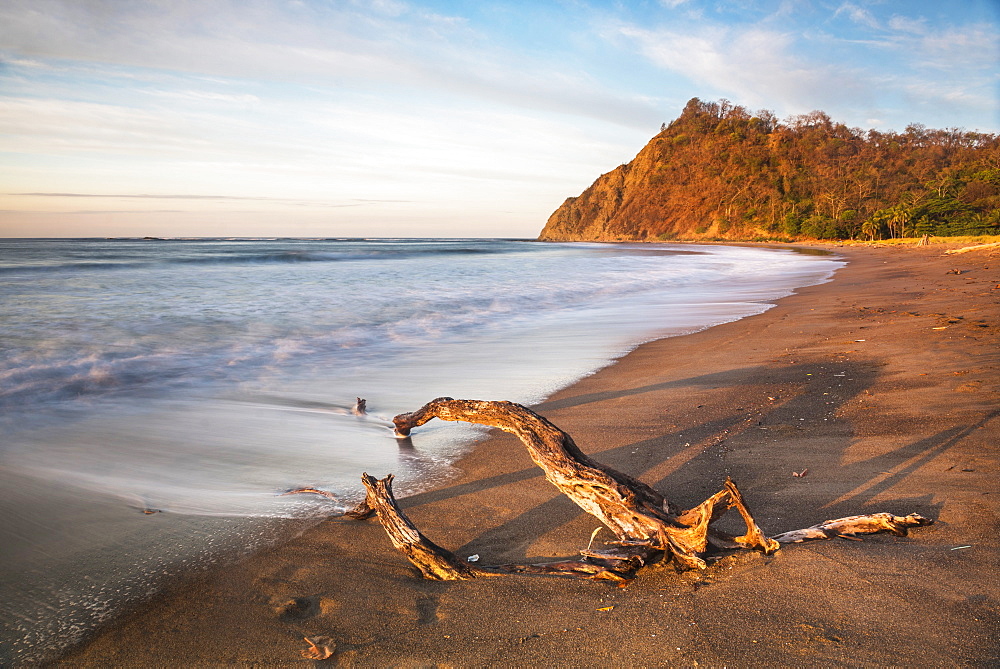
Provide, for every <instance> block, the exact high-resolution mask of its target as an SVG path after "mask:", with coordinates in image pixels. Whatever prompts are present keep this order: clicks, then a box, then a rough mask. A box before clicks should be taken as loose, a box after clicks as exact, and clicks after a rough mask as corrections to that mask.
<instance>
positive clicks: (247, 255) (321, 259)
mask: <svg viewBox="0 0 1000 669" xmlns="http://www.w3.org/2000/svg"><path fill="white" fill-rule="evenodd" d="M519 250H520V249H506V248H483V247H471V246H469V247H454V248H447V247H446V248H427V249H421V248H391V247H390V248H368V249H366V250H357V251H341V252H338V251H319V250H274V251H255V252H249V251H245V250H242V249H241V250H235V251H213V250H208V249H206V250H205V251H204V253H201V254H197V255H194V254H189V255H179V256H172V257H171V256H166V255H160V254H156V255H153V256H151V257H148V258H138V259H136V258H132V259H129V260H121V259H119V257H120V256H119V257H114V258H108V259H107V260H103V261H95V260H88V261H66V262H51V261H50V262H44V263H37V264H31V263H24V264H16V265H7V266H0V275H16V274H21V273H26V274H34V273H37V272H54V271H70V272H78V271H81V272H82V271H114V270H131V269H150V268H156V267H170V266H173V265H209V266H210V265H225V266H232V265H280V264H297V263H333V262H357V261H366V260H368V261H370V260H407V259H413V258H427V257H432V256H442V257H450V256H468V255H498V254H507V253H513V252H517V251H519Z"/></svg>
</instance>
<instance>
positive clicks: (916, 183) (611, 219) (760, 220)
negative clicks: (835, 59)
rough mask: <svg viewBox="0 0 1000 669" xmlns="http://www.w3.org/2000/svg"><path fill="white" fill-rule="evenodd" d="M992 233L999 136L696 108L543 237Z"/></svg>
mask: <svg viewBox="0 0 1000 669" xmlns="http://www.w3.org/2000/svg"><path fill="white" fill-rule="evenodd" d="M998 233H1000V137H998V136H997V135H992V134H986V133H980V132H971V131H966V130H962V129H958V128H949V129H946V130H931V129H928V128H925V127H924V126H922V125H919V124H914V125H910V126H908V127H907V128H906V130H905V131H904V132H902V133H898V132H879V131H877V130H867V131H865V130H861V129H859V128H848V127H847V126H845V125H844V124H842V123H835V122H834V121H832V120H831V119H830V117H829V116H827V115H826V114H825V113H823V112H820V111H815V112H812V113H809V114H804V115H801V116H795V117H792V118H789V119H787V120H785V121H783V122H779V120H778V119H777V118H776V117H775V115H774V113H772V112H770V111H767V110H761V111H758V112H756V113H751V112H749V111H748V110H747V109H745V108H744V107H741V106H737V105H733V104H731V103H729V102H728V101H726V100H720V101H719V102H702V101H701V100H699V99H698V98H694V99H692V100H691V101H690V102H688V104H687V106H686V107H685V108H684V111H683V113H682V114H681V116H680V117H679V118H678V119H677V120H675V121H673V122H672V123H670V125H669V126H667V125H664V127H663V128H662V131H661V132H660V133H659V134H658V135H656V136H655V137H654V138H653V139H652V140H651V141H650V143H649V144H648V145H647V146H646V147H645V148H644V149H643V150H642V151H641V152H640V153H639V155H638V156H636V158H635V160H633V161H632V162H631V163H629V164H628V165H622V166H620V167H618V168H617V169H616V170H614V171H612V172H609V173H608V174H605V175H603V176H602V177H600V178H599V179H598V180H597V181H596V182H595V183H594V185H592V186H591V187H590V188H588V189H587V191H585V192H584V193H583V194H582V195H580V196H579V197H576V198H569V199H568V200H567V201H566V203H564V204H563V206H562V207H560V209H559V210H557V211H556V212H555V213H554V214H553V215H552V217H551V218H550V219H549V222H548V224H547V225H546V228H545V230H543V231H542V235H541V238H542V239H709V238H715V239H764V238H770V239H780V238H786V239H869V240H874V239H888V238H898V237H913V236H922V235H925V234H926V235H941V236H951V235H981V234H998Z"/></svg>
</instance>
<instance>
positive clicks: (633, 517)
mask: <svg viewBox="0 0 1000 669" xmlns="http://www.w3.org/2000/svg"><path fill="white" fill-rule="evenodd" d="M434 418H439V419H441V420H447V421H464V422H469V423H477V424H480V425H488V426H490V427H497V428H500V429H502V430H505V431H507V432H511V433H513V434H515V435H517V436H518V437H519V438H520V439H521V441H522V442H523V443H524V445H525V446H526V447H527V449H528V453H529V455H530V456H531V459H532V460H533V461H534V462H535V464H537V465H538V466H539V467H541V469H542V470H543V471H544V472H545V478H546V479H547V480H548V481H549V482H550V483H552V484H553V485H554V486H556V487H557V488H558V489H559V490H560V491H561V492H562V493H563V494H565V495H566V496H567V497H569V498H570V499H571V500H573V501H574V502H575V503H576V504H577V505H579V506H580V507H581V508H582V509H583V510H585V511H586V512H588V513H590V514H591V515H593V516H595V517H596V518H598V519H599V520H600V521H601V522H602V523H604V524H605V525H606V526H607V527H608V528H610V529H611V531H612V532H614V534H615V536H616V540H615V541H613V542H611V543H610V544H609V547H608V548H607V549H604V550H590V548H589V547H588V548H587V549H586V550H583V551H581V552H580V558H578V559H571V560H562V561H558V562H548V563H542V564H507V565H495V566H485V565H478V564H476V565H473V564H470V563H469V562H468V561H466V560H463V559H462V558H460V557H458V556H456V555H455V554H454V553H451V552H450V551H448V550H446V549H444V548H441V547H440V546H438V545H437V544H435V543H434V542H432V541H430V540H429V539H427V538H426V537H425V536H423V535H422V534H421V533H420V532H419V530H417V528H416V527H415V526H414V525H413V523H412V522H410V520H409V519H408V518H407V517H406V516H405V514H404V513H403V512H402V510H401V509H400V508H399V506H398V505H397V503H396V500H395V498H394V496H393V494H392V478H393V477H392V475H391V474H390V475H389V476H387V477H386V478H384V479H381V480H379V479H376V478H374V477H372V476H369V475H368V474H365V475H364V476H363V477H362V481H363V483H364V485H365V488H366V489H367V498H366V500H365V502H364V503H363V504H362V505H361V506H360V507H359V509H360V508H362V507H363V508H365V510H368V509H373V510H374V511H375V512H376V513H377V514H378V517H379V520H380V522H381V523H382V525H383V527H384V528H385V530H386V532H387V533H388V535H389V537H390V539H391V540H392V543H393V545H395V546H396V548H398V549H399V550H400V551H402V552H403V553H404V554H405V555H406V556H407V558H409V560H410V561H411V562H412V563H413V564H414V565H415V566H416V567H417V568H418V569H419V570H420V572H421V573H422V574H423V575H424V576H425V577H426V578H430V579H435V580H465V579H471V578H477V577H483V576H494V575H497V574H503V573H536V574H556V575H565V576H576V577H581V578H593V579H608V580H612V581H616V582H619V583H620V584H625V583H627V581H628V579H630V578H631V577H633V576H634V574H635V572H636V570H638V569H639V568H640V567H642V566H644V565H646V564H648V563H649V562H652V561H656V560H660V559H669V560H671V561H672V562H673V563H674V564H675V565H676V566H677V567H678V568H680V569H692V568H695V569H704V568H705V567H706V561H705V557H706V553H707V551H708V550H709V546H710V545H712V546H715V547H718V548H729V549H756V550H760V551H762V552H764V553H772V552H774V551H776V550H778V548H779V546H780V544H783V543H797V542H801V541H807V540H812V539H827V538H830V537H837V536H840V537H845V538H852V536H853V535H855V534H866V533H873V532H881V531H890V532H893V533H895V534H897V535H905V534H906V530H907V528H908V527H915V526H921V525H929V524H931V522H932V521H931V520H929V519H927V518H924V517H922V516H920V515H917V514H911V515H909V516H893V515H892V514H888V513H876V514H871V515H861V516H850V517H847V518H839V519H836V520H828V521H825V522H823V523H820V524H818V525H814V526H813V527H809V528H806V529H802V530H795V531H792V532H785V533H783V534H779V535H777V536H774V537H767V536H765V535H764V533H763V532H762V531H761V530H760V528H759V527H757V524H756V523H755V521H754V519H753V516H752V514H751V513H750V510H749V509H748V508H747V505H746V503H745V502H744V500H743V496H742V495H741V494H740V491H739V489H738V488H737V487H736V484H735V483H734V482H733V481H732V480H730V479H728V478H727V479H726V481H725V483H724V484H723V487H722V489H721V490H720V491H719V492H717V493H715V494H714V495H712V496H711V497H709V498H708V499H707V500H705V501H704V502H702V503H701V504H699V505H698V506H696V507H694V508H691V509H686V510H684V509H680V508H678V507H677V506H676V505H674V504H673V503H671V502H670V501H669V500H667V499H666V498H665V497H664V496H663V495H661V494H660V493H659V492H657V491H656V490H654V489H653V488H651V487H650V486H648V485H646V484H645V483H643V482H641V481H639V480H637V479H634V478H632V477H631V476H628V475H627V474H623V473H622V472H619V471H616V470H614V469H612V468H611V467H608V466H606V465H603V464H601V463H599V462H597V461H595V460H593V459H591V458H590V457H588V456H587V455H586V454H584V453H583V452H582V451H580V449H579V448H578V447H577V445H576V444H575V443H574V442H573V439H572V437H570V436H569V435H568V434H566V433H565V432H563V431H562V430H560V429H559V428H557V427H556V426H555V425H553V424H552V423H550V422H549V421H548V420H546V419H545V418H543V417H541V416H539V415H538V414H536V413H534V412H533V411H531V410H530V409H527V408H525V407H523V406H521V405H519V404H514V403H513V402H489V401H480V400H455V399H452V398H450V397H441V398H438V399H436V400H433V401H431V402H429V403H427V404H426V405H424V406H423V407H421V408H420V409H418V410H417V411H414V412H412V413H406V414H400V415H398V416H396V417H395V418H394V419H393V423H394V424H395V427H396V434H397V436H408V435H409V434H410V431H411V430H412V429H414V428H416V427H419V426H420V425H423V424H424V423H426V422H427V421H429V420H432V419H434ZM310 492H312V491H310ZM731 509H735V510H736V511H737V512H739V514H740V515H741V516H742V518H743V522H744V523H745V525H746V532H745V533H744V534H742V535H740V536H735V537H734V536H730V535H727V534H724V533H722V532H720V531H718V530H716V529H715V528H713V527H712V526H711V525H712V523H713V522H714V521H715V520H717V519H718V518H719V517H720V516H721V515H722V514H724V513H725V512H727V511H729V510H731ZM355 511H357V510H355ZM356 517H361V515H360V514H358V516H356Z"/></svg>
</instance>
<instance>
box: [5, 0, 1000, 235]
mask: <svg viewBox="0 0 1000 669" xmlns="http://www.w3.org/2000/svg"><path fill="white" fill-rule="evenodd" d="M998 7H1000V2H998V1H997V0H959V1H955V2H948V3H942V2H940V0H930V1H923V0H899V1H897V0H884V1H866V0H851V1H843V2H842V1H839V0H833V1H831V2H822V1H812V0H788V1H773V2H751V1H734V2H703V1H701V0H659V1H654V0H650V1H648V2H585V1H582V0H580V1H577V0H564V1H560V0H548V1H547V0H535V1H533V2H528V1H526V2H490V1H488V0H485V1H482V2H458V1H437V2H433V1H427V2H416V1H414V2H406V1H402V0H367V1H364V2H361V1H359V2H352V1H350V0H325V1H312V0H301V1H298V0H287V1H278V0H271V1H258V0H155V1H138V0H133V1H124V0H121V1H116V0H0V236H117V235H132V236H144V235H155V236H216V235H222V236H271V235H278V236H372V237H376V236H405V237H413V236H484V237H491V236H509V237H534V236H535V235H537V233H538V232H539V230H540V229H541V227H542V226H543V225H544V223H545V220H546V218H547V217H548V216H549V214H550V213H551V212H552V211H553V210H554V209H555V208H556V207H558V206H559V204H561V203H562V201H563V200H564V199H565V198H566V197H568V196H572V195H578V194H579V193H580V192H581V191H582V190H583V189H584V188H586V187H587V186H588V185H589V184H590V183H591V182H592V181H593V180H594V179H595V178H596V177H597V176H598V175H599V174H601V173H603V172H606V171H608V170H610V169H612V168H614V167H615V166H617V165H618V164H620V163H623V162H627V161H629V160H631V158H632V157H633V156H634V155H635V154H636V153H637V152H638V151H639V149H641V148H642V147H643V146H644V145H645V143H646V142H647V141H648V140H649V138H650V137H652V136H653V135H654V134H655V133H656V132H658V130H659V127H660V124H661V123H662V122H669V121H670V120H672V119H674V118H676V116H677V115H678V114H679V113H680V110H681V109H682V108H683V106H684V104H685V103H686V102H687V100H689V99H690V98H692V97H700V98H702V99H703V100H717V99H719V98H727V99H729V100H731V101H733V102H734V103H736V104H741V105H744V106H747V107H749V108H751V109H754V110H756V109H760V108H766V109H770V110H773V111H774V112H775V113H777V115H778V116H779V117H781V118H786V117H788V116H790V115H795V114H803V113H808V112H810V111H812V110H815V109H821V110H823V111H826V112H827V113H828V114H829V115H830V116H831V117H832V118H833V119H834V120H837V121H841V122H844V123H846V124H848V125H850V126H857V127H861V128H865V129H867V128H877V129H880V130H889V129H894V130H900V131H901V130H903V129H904V128H905V127H906V126H907V125H908V124H910V123H922V124H924V125H926V126H928V127H932V128H942V127H961V128H966V129H969V130H981V131H986V132H998V131H1000V104H998V101H1000V97H998V90H1000V67H998V63H1000V14H998Z"/></svg>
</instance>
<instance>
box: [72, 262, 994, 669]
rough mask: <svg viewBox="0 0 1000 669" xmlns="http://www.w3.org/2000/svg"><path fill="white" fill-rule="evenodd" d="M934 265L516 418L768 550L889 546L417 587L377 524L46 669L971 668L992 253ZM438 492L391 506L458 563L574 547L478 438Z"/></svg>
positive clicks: (981, 542) (198, 585)
mask: <svg viewBox="0 0 1000 669" xmlns="http://www.w3.org/2000/svg"><path fill="white" fill-rule="evenodd" d="M944 248H945V247H943V246H930V247H912V248H902V249H899V248H884V247H883V248H865V247H845V248H837V249H834V250H835V251H836V252H838V253H841V254H843V255H844V256H845V257H846V258H847V259H848V260H849V264H848V265H847V266H846V267H845V268H844V269H842V270H840V271H838V273H837V275H836V276H835V278H834V279H833V280H832V281H831V282H828V283H825V284H822V285H818V286H813V287H809V288H804V289H801V290H799V291H798V292H797V293H796V294H795V295H792V296H790V297H788V298H785V299H783V300H781V301H780V302H779V303H778V305H777V306H776V307H774V308H773V309H771V310H769V311H767V312H766V313H764V314H761V315H758V316H754V317H751V318H746V319H743V320H740V321H737V322H734V323H729V324H726V325H722V326H718V327H714V328H710V329H708V330H705V331H703V332H700V333H696V334H692V335H687V336H683V337H675V338H670V339H664V340H659V341H655V342H651V343H649V344H646V345H643V346H641V347H639V348H638V349H636V350H635V351H633V352H632V353H630V354H629V355H627V356H625V357H624V358H623V359H621V360H620V361H618V362H617V363H616V364H614V365H612V366H610V367H608V368H605V369H604V370H602V371H600V372H598V373H596V374H594V375H592V376H590V377H587V378H585V379H583V380H581V381H580V382H578V383H576V384H575V385H573V386H571V387H569V388H566V389H565V390H563V391H561V392H559V393H558V394H556V395H555V396H553V397H551V398H550V399H549V400H548V401H546V402H544V403H543V404H541V405H538V406H537V407H534V409H535V410H536V411H538V412H539V413H541V414H542V415H544V416H545V417H547V418H548V419H550V420H551V421H552V422H554V423H555V424H556V425H558V426H559V427H561V428H562V429H564V430H565V431H567V432H569V433H570V434H571V435H572V436H573V437H574V439H575V440H576V442H577V443H578V444H579V445H580V446H581V448H582V449H583V450H584V451H586V452H587V453H589V454H590V455H592V456H593V457H594V458H595V459H597V460H599V461H601V462H604V463H607V464H609V465H611V466H612V467H614V468H617V469H620V470H622V471H624V472H627V473H629V474H631V475H633V476H636V477H638V478H640V479H642V480H643V481H646V482H647V483H649V484H651V485H652V486H653V487H655V488H656V489H658V490H660V491H661V492H663V493H664V494H666V496H667V497H668V498H670V499H671V500H673V501H675V502H677V503H678V504H679V505H681V506H690V505H693V504H697V503H698V502H700V501H701V500H703V499H705V498H706V497H708V496H709V495H711V494H712V493H714V492H716V491H717V490H718V489H719V488H720V486H721V484H722V483H723V481H724V480H725V478H726V476H731V477H732V478H733V479H734V480H735V481H736V482H737V483H738V484H739V485H740V487H741V489H742V491H743V494H744V497H745V498H746V501H747V502H748V504H749V505H750V507H751V509H752V510H753V512H754V513H755V516H756V518H757V522H758V524H759V525H760V526H761V527H762V528H763V529H764V531H765V532H767V533H769V534H777V533H779V532H784V531H787V530H791V529H796V528H800V527H805V526H808V525H812V524H814V523H817V522H820V521H822V520H825V519H828V518H835V517H838V516H844V515H851V514H854V513H862V512H865V513H869V512H878V511H889V512H892V513H895V514H900V515H902V514H907V513H911V512H916V513H920V514H923V515H925V516H928V517H930V518H933V519H934V520H935V521H936V522H935V524H934V525H932V526H930V527H926V528H918V529H916V530H914V531H913V532H911V534H910V536H909V537H906V538H900V537H895V536H891V535H878V536H869V537H865V538H864V540H863V541H849V540H841V539H834V540H831V541H820V542H813V543H808V544H798V545H789V546H785V547H783V548H782V549H781V550H780V551H779V552H778V553H777V554H775V555H772V556H764V555H761V554H759V553H754V552H745V553H741V554H737V555H734V556H731V557H727V558H724V559H722V560H720V561H719V562H717V563H715V564H714V565H711V566H710V567H709V568H708V569H706V570H704V571H697V572H685V573H678V572H676V571H675V570H674V569H673V568H672V567H670V566H659V565H657V566H653V567H650V568H647V569H646V570H644V571H642V572H640V574H639V577H638V578H637V579H636V580H635V581H634V582H633V583H632V584H631V585H629V586H628V587H627V588H617V587H615V586H614V585H611V584H608V583H602V582H590V581H581V580H570V579H559V578H549V577H526V576H507V577H500V578H490V579H482V580H473V581H462V582H432V581H427V580H422V579H420V578H419V577H418V575H417V573H416V571H415V569H414V568H412V567H411V566H410V565H409V563H407V562H406V560H405V559H404V558H403V557H402V555H401V554H399V553H398V552H396V551H395V550H394V549H393V548H392V546H391V545H390V544H389V540H388V538H387V537H386V535H385V533H384V532H383V530H382V529H381V527H380V526H379V525H378V524H377V522H374V521H371V520H369V521H345V520H330V521H327V522H324V523H322V524H320V525H319V526H316V527H314V528H313V529H311V530H309V531H308V532H306V533H305V534H304V535H303V536H301V537H299V538H297V539H296V540H294V541H292V542H290V543H288V544H286V545H284V546H281V547H278V548H276V549H273V550H268V551H265V552H262V553H260V554H258V555H255V556H253V557H251V558H249V559H247V560H245V561H244V562H241V563H239V564H237V565H234V566H231V567H229V568H226V569H224V570H218V571H216V572H213V573H210V574H206V575H204V576H201V577H199V578H197V579H196V580H194V581H192V582H189V583H186V584H183V585H181V586H179V587H177V588H175V589H173V590H172V591H171V592H168V593H166V594H164V595H161V596H159V597H158V598H156V599H155V600H153V601H152V602H149V603H148V604H146V605H144V606H143V607H142V608H141V609H140V610H138V611H135V612H133V613H131V614H129V615H128V616H126V617H124V618H123V619H121V620H120V621H119V622H117V623H115V624H113V625H112V626H110V627H108V628H106V629H105V630H103V631H102V632H101V633H99V634H98V635H96V636H95V637H94V638H93V639H91V640H90V641H89V642H88V643H86V644H85V645H83V646H82V647H79V648H77V649H74V650H73V651H71V652H70V653H68V654H67V655H65V656H64V657H63V658H62V660H60V661H58V662H57V663H58V664H66V665H71V666H94V667H97V666H100V667H108V666H129V667H153V666H217V665H220V664H226V665H237V666H238V665H244V666H245V665H267V666H283V665H288V666H292V665H302V664H303V663H307V662H308V660H306V659H304V658H303V656H302V654H301V653H302V651H303V650H306V649H307V648H308V647H309V644H308V643H307V642H306V641H305V640H304V637H309V638H315V637H325V638H328V639H329V640H330V641H329V642H327V645H328V646H329V648H330V649H331V650H334V651H335V652H334V654H333V655H332V656H331V657H330V658H329V659H327V660H324V661H322V662H320V664H330V665H332V666H400V667H416V666H487V665H498V666H543V665H545V666H611V665H618V666H697V665H712V666H723V665H727V666H756V665H769V666H782V665H800V666H801V665H848V666H874V665H881V666H885V665H897V666H899V665H910V666H943V665H947V666H952V665H972V666H991V665H996V664H997V663H998V662H1000V649H998V638H1000V637H998V630H1000V560H998V555H1000V549H998V547H997V530H998V527H1000V523H998V510H997V506H998V501H1000V470H998V464H1000V462H998V453H997V451H998V444H1000V402H998V400H1000V365H998V363H1000V252H998V251H997V250H996V249H984V250H980V251H976V252H970V253H963V254H961V255H946V254H945V253H944V252H943V251H944ZM427 399H428V400H430V399H432V397H428V398H427ZM479 399H504V398H502V397H497V398H479ZM377 404H378V398H369V405H370V406H375V407H377ZM413 408H414V409H416V408H417V407H413ZM413 445H414V447H415V448H417V449H418V450H419V448H420V435H419V430H416V431H415V432H414V436H413ZM316 466H317V468H321V467H322V466H323V463H321V462H317V463H316ZM459 467H460V469H461V472H462V473H461V475H460V476H459V477H458V478H456V479H454V480H452V481H451V482H449V483H448V484H446V485H444V486H442V487H439V488H437V489H434V490H430V491H428V492H425V493H421V494H418V495H415V496H412V497H409V498H407V499H405V500H403V504H402V505H403V507H404V509H405V511H406V512H407V514H409V516H410V517H411V519H412V520H413V521H414V522H415V523H416V524H417V525H418V526H419V527H420V528H421V529H422V530H423V531H424V533H425V534H426V535H427V536H429V537H430V538H431V539H433V540H434V541H435V542H437V543H439V544H441V545H443V546H445V547H447V548H449V549H451V550H454V551H455V552H456V553H458V554H459V555H462V556H467V555H472V554H478V555H479V556H480V561H481V563H483V564H491V563H500V562H523V561H525V560H544V559H548V558H553V557H564V556H570V555H573V554H574V553H575V552H576V551H577V550H579V549H581V548H583V547H585V546H586V545H587V542H588V541H589V539H590V537H591V533H592V532H593V531H594V530H595V528H597V526H598V523H597V521H596V520H594V519H593V518H592V517H590V516H588V515H586V514H585V513H583V512H582V511H581V510H580V509H578V508H577V507H576V506H574V505H573V504H572V503H571V502H569V501H568V500H567V499H565V498H563V497H561V496H560V495H559V494H558V493H557V491H556V490H555V488H554V487H553V486H551V485H550V484H548V483H547V482H546V481H545V480H544V478H543V477H542V475H541V472H540V470H538V469H537V468H535V467H534V466H533V465H532V463H531V462H530V460H529V459H528V457H527V455H526V453H525V451H524V449H523V447H522V446H521V444H520V443H519V442H518V441H517V440H516V439H514V438H513V437H510V436H508V435H505V434H500V433H497V434H492V435H490V436H488V437H486V438H484V439H483V440H482V441H481V442H480V443H479V444H477V446H476V448H475V449H474V451H473V452H472V453H471V454H470V455H468V456H467V457H465V458H464V459H463V460H461V461H460V462H459ZM371 473H372V474H378V475H383V474H385V473H386V472H371ZM793 473H794V474H799V475H793ZM359 475H360V472H359ZM610 538H611V536H610V533H609V532H602V533H600V534H598V537H597V540H596V541H597V543H600V541H601V540H602V539H610ZM320 643H321V644H322V643H324V641H323V640H322V639H321V640H320Z"/></svg>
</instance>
